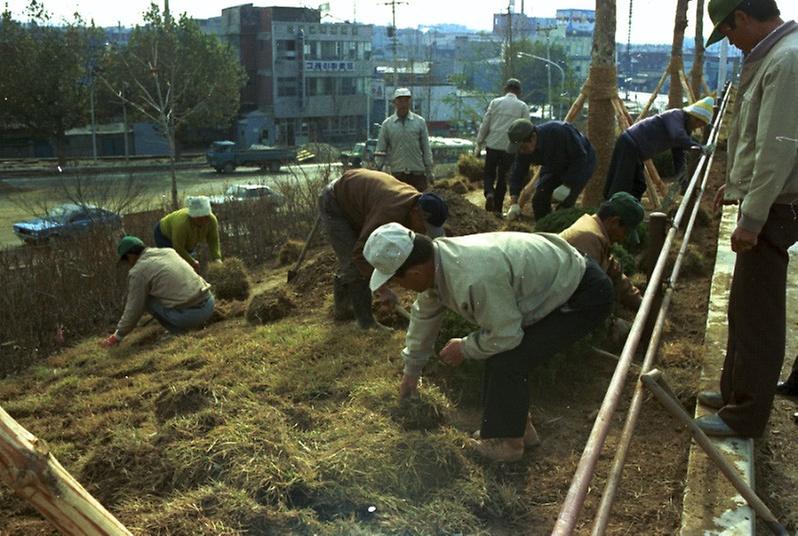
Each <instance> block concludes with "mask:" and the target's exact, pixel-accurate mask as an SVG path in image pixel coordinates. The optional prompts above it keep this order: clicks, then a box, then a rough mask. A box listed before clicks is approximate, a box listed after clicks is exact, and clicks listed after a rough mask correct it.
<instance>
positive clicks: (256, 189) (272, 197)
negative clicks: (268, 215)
mask: <svg viewBox="0 0 798 536" xmlns="http://www.w3.org/2000/svg"><path fill="white" fill-rule="evenodd" d="M263 198H266V199H268V201H269V204H270V205H271V206H273V207H279V206H282V205H284V204H285V196H284V195H283V194H281V193H280V192H276V191H274V189H273V188H271V187H270V186H266V185H265V184H234V185H232V186H230V187H229V188H227V190H225V192H224V195H215V196H212V197H211V203H213V204H214V205H222V204H224V203H230V202H240V201H250V200H253V199H263Z"/></svg>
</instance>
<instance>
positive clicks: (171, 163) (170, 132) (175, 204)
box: [166, 126, 180, 210]
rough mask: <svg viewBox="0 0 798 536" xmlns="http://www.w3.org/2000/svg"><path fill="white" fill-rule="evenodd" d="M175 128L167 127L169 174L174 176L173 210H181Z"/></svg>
mask: <svg viewBox="0 0 798 536" xmlns="http://www.w3.org/2000/svg"><path fill="white" fill-rule="evenodd" d="M175 135H176V133H175V129H174V127H171V126H167V127H166V137H167V138H168V139H169V173H171V175H172V210H177V209H179V208H180V202H179V200H178V199H177V173H175V148H176V146H177V145H176V144H177V141H176V140H175Z"/></svg>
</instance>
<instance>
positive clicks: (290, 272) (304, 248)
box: [288, 214, 321, 283]
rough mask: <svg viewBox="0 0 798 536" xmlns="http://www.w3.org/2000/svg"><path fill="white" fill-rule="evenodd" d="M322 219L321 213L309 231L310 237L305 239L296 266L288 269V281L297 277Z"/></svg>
mask: <svg viewBox="0 0 798 536" xmlns="http://www.w3.org/2000/svg"><path fill="white" fill-rule="evenodd" d="M320 221H321V214H318V215H317V216H316V220H315V221H314V222H313V227H312V228H311V229H310V233H308V238H307V239H306V240H305V245H304V246H302V251H300V252H299V258H298V259H297V260H296V264H294V267H293V268H291V269H290V270H288V282H289V283H290V282H291V280H292V279H294V278H295V277H296V274H297V273H298V272H299V267H300V266H301V265H302V261H304V260H305V253H307V251H308V246H310V243H311V242H313V238H314V237H315V236H316V232H317V231H318V230H319V222H320Z"/></svg>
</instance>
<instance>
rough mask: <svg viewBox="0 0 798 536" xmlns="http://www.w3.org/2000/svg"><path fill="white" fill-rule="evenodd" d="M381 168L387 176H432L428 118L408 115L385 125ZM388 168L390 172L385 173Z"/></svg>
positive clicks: (380, 146) (380, 141) (379, 158)
mask: <svg viewBox="0 0 798 536" xmlns="http://www.w3.org/2000/svg"><path fill="white" fill-rule="evenodd" d="M376 152H378V153H385V156H384V157H383V156H377V157H376V158H375V162H376V164H377V168H378V169H380V170H382V171H386V172H387V173H391V174H395V173H418V174H426V175H428V176H429V175H431V174H432V149H431V148H430V146H429V132H428V131H427V122H426V121H424V118H423V117H421V116H420V115H418V114H414V113H413V112H408V113H407V116H406V117H405V118H404V119H400V118H399V116H397V115H396V114H393V115H392V116H390V117H388V118H387V119H386V120H385V121H383V122H382V128H381V129H380V135H379V137H378V139H377V151H376ZM384 166H387V169H385V170H384V169H383V167H384Z"/></svg>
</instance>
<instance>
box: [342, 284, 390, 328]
mask: <svg viewBox="0 0 798 536" xmlns="http://www.w3.org/2000/svg"><path fill="white" fill-rule="evenodd" d="M349 295H350V297H351V298H352V309H353V310H354V312H355V319H356V320H357V325H358V326H359V327H360V328H361V329H382V330H386V331H391V328H389V327H388V326H383V325H382V324H380V323H379V322H377V321H376V320H375V319H374V315H373V314H372V312H371V289H370V288H369V283H368V281H365V280H362V281H355V282H354V283H350V284H349Z"/></svg>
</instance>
